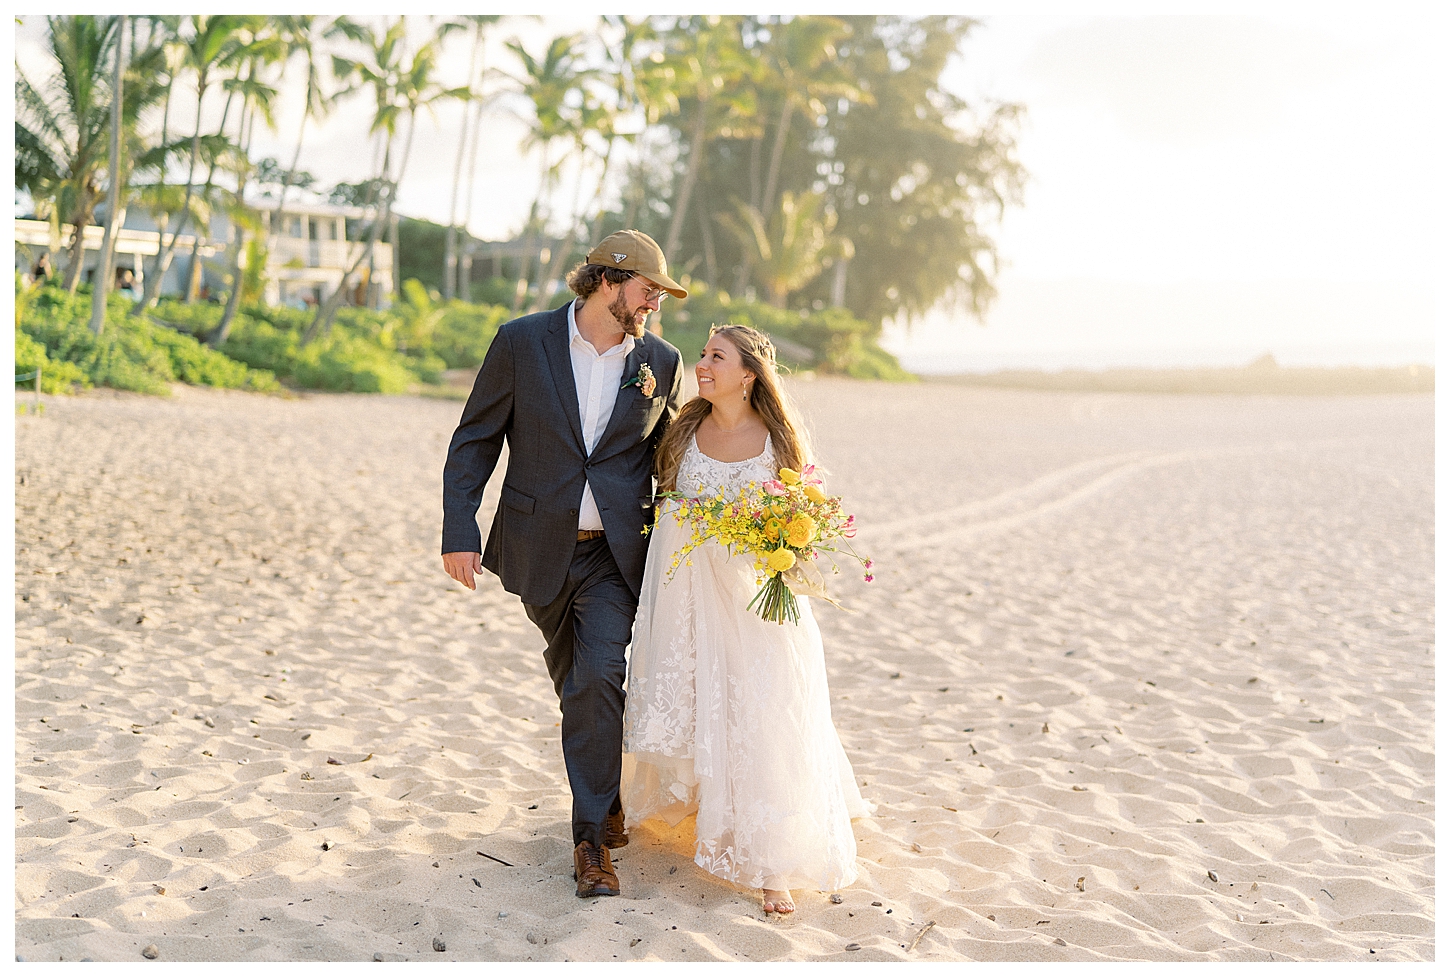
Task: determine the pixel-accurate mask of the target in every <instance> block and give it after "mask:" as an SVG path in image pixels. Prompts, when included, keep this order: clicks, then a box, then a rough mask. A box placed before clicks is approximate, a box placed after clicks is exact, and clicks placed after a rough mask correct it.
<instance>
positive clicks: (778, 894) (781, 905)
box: [760, 889, 795, 916]
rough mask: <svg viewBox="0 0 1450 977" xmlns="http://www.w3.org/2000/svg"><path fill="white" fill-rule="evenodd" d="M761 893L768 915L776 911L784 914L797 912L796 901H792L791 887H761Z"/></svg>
mask: <svg viewBox="0 0 1450 977" xmlns="http://www.w3.org/2000/svg"><path fill="white" fill-rule="evenodd" d="M760 894H761V897H762V899H763V901H764V905H765V912H766V914H767V915H769V914H770V913H773V912H774V913H780V914H781V915H782V916H784V915H786V914H787V913H793V912H795V903H794V902H792V901H791V898H790V890H789V889H761V890H760Z"/></svg>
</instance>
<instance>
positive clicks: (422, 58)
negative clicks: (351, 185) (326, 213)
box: [302, 17, 468, 345]
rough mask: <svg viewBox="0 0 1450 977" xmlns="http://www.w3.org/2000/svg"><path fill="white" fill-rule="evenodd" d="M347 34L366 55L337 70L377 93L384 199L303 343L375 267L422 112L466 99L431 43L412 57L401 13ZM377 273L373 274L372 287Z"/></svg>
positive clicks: (339, 60)
mask: <svg viewBox="0 0 1450 977" xmlns="http://www.w3.org/2000/svg"><path fill="white" fill-rule="evenodd" d="M346 30H347V33H348V36H350V37H352V38H354V39H356V40H359V41H361V42H362V47H363V56H362V57H361V58H347V57H343V56H340V55H336V54H335V55H333V58H332V62H333V72H334V74H335V75H337V77H338V78H339V79H341V81H342V83H343V91H344V92H350V91H355V90H359V89H366V90H368V91H370V92H371V93H372V96H373V121H372V126H371V129H370V134H372V135H374V136H377V137H379V138H381V139H382V141H383V152H382V165H381V168H380V171H379V175H378V181H379V182H378V184H376V185H377V186H378V187H379V188H380V190H381V193H380V198H379V199H378V200H376V201H374V202H373V203H372V206H373V213H372V219H371V222H370V223H369V225H368V227H367V232H368V240H367V245H366V247H365V248H364V249H362V250H361V251H360V252H358V253H357V254H356V256H355V257H353V258H352V261H351V264H350V266H349V267H348V268H347V270H346V271H344V272H343V274H342V277H341V278H340V279H339V280H338V285H337V288H335V289H334V290H333V291H332V293H331V294H330V295H329V296H328V297H327V299H326V300H325V301H323V302H322V303H321V304H320V305H319V306H318V309H317V314H316V316H315V317H314V318H313V321H312V323H311V324H310V325H309V326H308V327H307V331H306V332H305V333H304V334H303V337H302V343H303V345H306V344H307V343H309V342H311V341H312V340H313V339H314V338H316V336H317V335H318V333H319V332H321V331H323V330H325V329H326V328H327V327H328V326H329V325H330V323H331V322H332V319H333V316H334V315H336V313H337V310H338V308H339V307H340V306H341V304H342V300H343V297H344V296H345V294H346V290H347V287H348V283H349V281H350V280H351V278H352V276H353V275H354V274H355V273H356V272H357V270H358V268H359V267H361V265H362V262H363V260H364V259H367V260H368V262H369V270H370V271H371V268H372V260H373V255H374V253H375V252H376V249H377V244H378V242H379V241H380V240H381V237H382V230H383V228H384V227H385V226H387V225H388V224H389V223H390V221H391V217H392V212H393V211H392V208H393V203H394V201H395V200H396V198H397V193H398V184H399V183H400V182H401V181H402V179H403V174H404V173H405V172H406V171H407V168H408V159H409V155H410V153H411V151H412V147H413V132H414V129H415V128H416V121H417V114H418V110H419V109H422V108H426V109H428V110H429V111H430V112H432V111H433V107H434V106H435V105H436V104H437V103H438V102H439V101H441V100H443V99H447V98H466V97H467V94H468V91H467V89H450V88H444V87H443V86H442V85H440V84H439V83H438V82H437V81H436V80H435V77H434V76H435V72H436V69H437V63H436V62H437V48H436V46H435V44H433V43H432V42H430V43H428V44H424V45H422V46H421V47H420V48H419V49H418V50H417V51H416V52H415V53H414V54H413V55H412V56H411V57H409V56H408V54H407V50H406V47H407V45H406V37H407V34H406V30H407V26H406V22H405V20H404V18H402V17H399V18H398V19H397V20H396V21H394V22H393V23H392V24H390V25H389V26H388V28H387V29H386V30H385V31H383V32H382V33H378V32H377V31H374V30H373V29H371V28H368V27H358V26H356V25H349V26H348V27H347V28H346ZM399 122H405V123H406V125H407V130H406V135H405V136H404V137H403V145H402V149H401V151H400V152H399V153H398V155H397V163H396V166H397V169H396V171H394V169H393V167H394V149H395V146H394V143H395V141H396V139H397V132H398V124H399ZM372 280H373V276H372V275H371V274H369V276H368V282H369V285H371V283H372Z"/></svg>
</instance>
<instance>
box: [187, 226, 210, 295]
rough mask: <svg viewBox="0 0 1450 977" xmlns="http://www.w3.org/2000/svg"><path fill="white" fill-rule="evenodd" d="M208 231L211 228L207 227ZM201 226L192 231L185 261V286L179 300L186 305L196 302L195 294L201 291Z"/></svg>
mask: <svg viewBox="0 0 1450 977" xmlns="http://www.w3.org/2000/svg"><path fill="white" fill-rule="evenodd" d="M207 230H208V232H209V231H210V230H211V228H207ZM200 271H201V228H199V227H198V228H196V229H195V230H194V231H193V232H192V238H191V257H190V258H189V259H187V262H186V288H185V289H184V290H183V291H182V295H181V301H183V302H185V303H186V304H187V305H191V304H193V303H194V302H196V297H197V295H198V294H199V293H200V292H201V275H200V274H199V272H200Z"/></svg>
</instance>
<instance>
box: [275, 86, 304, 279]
mask: <svg viewBox="0 0 1450 977" xmlns="http://www.w3.org/2000/svg"><path fill="white" fill-rule="evenodd" d="M311 112H312V101H311V100H310V99H309V100H308V102H307V105H306V106H304V107H303V109H302V125H301V126H300V127H299V128H298V130H297V148H296V149H294V150H293V151H292V165H291V166H289V167H288V168H287V175H286V176H284V177H283V178H282V189H281V191H280V192H279V193H278V194H277V209H276V210H275V211H273V212H272V226H271V227H270V228H269V229H268V234H267V237H268V241H267V250H268V251H273V250H274V249H275V248H276V247H277V238H278V237H279V236H280V235H281V233H282V208H283V206H285V205H286V203H287V188H288V187H290V186H291V185H292V181H293V180H295V179H296V178H297V167H298V165H299V164H300V163H301V162H302V137H303V136H305V135H306V134H307V119H308V116H309V114H310V113H311Z"/></svg>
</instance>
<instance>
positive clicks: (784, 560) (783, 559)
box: [765, 547, 795, 573]
mask: <svg viewBox="0 0 1450 977" xmlns="http://www.w3.org/2000/svg"><path fill="white" fill-rule="evenodd" d="M765 562H766V564H767V565H768V566H769V567H770V568H771V569H772V570H774V571H775V572H776V573H784V572H785V571H787V570H789V569H790V568H791V567H793V566H795V554H794V553H792V552H791V551H790V550H788V549H786V548H785V547H781V548H780V549H778V550H772V551H771V554H770V556H769V558H768V559H767V560H766V561H765Z"/></svg>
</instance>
